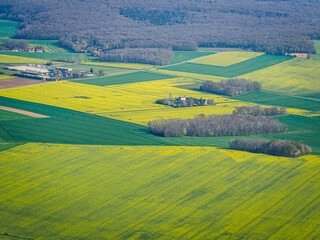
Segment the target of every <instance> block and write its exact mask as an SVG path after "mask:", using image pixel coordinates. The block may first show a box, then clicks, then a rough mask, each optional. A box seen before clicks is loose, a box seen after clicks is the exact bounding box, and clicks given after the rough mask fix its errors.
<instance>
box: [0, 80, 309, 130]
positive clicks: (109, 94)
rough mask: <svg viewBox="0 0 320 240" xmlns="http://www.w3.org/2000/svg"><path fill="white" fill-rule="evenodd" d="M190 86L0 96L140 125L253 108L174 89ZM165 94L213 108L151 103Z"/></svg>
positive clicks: (63, 87)
mask: <svg viewBox="0 0 320 240" xmlns="http://www.w3.org/2000/svg"><path fill="white" fill-rule="evenodd" d="M191 83H194V81H193V80H191V79H185V78H177V79H168V80H158V81H150V82H138V83H131V84H120V85H112V86H107V87H99V86H94V85H87V84H81V83H74V82H66V81H64V82H54V83H47V84H41V85H33V86H27V87H23V88H15V89H5V90H1V91H0V96H4V97H9V98H16V99H20V100H24V101H31V102H37V103H42V104H48V105H53V106H57V107H63V108H69V109H73V110H77V111H81V112H86V113H91V114H96V115H100V116H104V117H110V118H114V119H118V120H123V121H128V122H133V123H138V124H143V125H146V124H147V123H148V122H149V121H151V120H154V119H168V118H193V117H194V116H196V115H199V114H205V115H209V114H231V113H232V111H233V110H234V109H235V108H236V107H238V106H248V105H255V104H251V103H247V102H241V101H238V100H232V99H228V98H225V97H222V96H220V95H214V94H209V93H204V92H198V91H192V90H187V89H181V88H178V87H175V86H176V85H184V84H191ZM169 94H171V95H172V97H179V96H187V97H195V98H201V97H202V98H204V99H211V98H214V100H215V102H216V105H215V106H202V107H192V108H172V107H170V106H165V105H161V104H156V103H155V102H156V100H158V99H163V98H165V97H168V96H169ZM289 113H293V114H298V115H307V114H310V112H308V111H304V110H299V109H289Z"/></svg>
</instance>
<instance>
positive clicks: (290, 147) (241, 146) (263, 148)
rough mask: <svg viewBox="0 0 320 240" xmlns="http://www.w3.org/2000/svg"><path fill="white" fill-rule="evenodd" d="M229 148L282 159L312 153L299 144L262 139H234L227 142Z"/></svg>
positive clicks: (305, 146)
mask: <svg viewBox="0 0 320 240" xmlns="http://www.w3.org/2000/svg"><path fill="white" fill-rule="evenodd" d="M229 147H230V148H231V149H234V150H242V151H248V152H253V153H264V154H269V155H275V156H284V157H300V156H302V155H306V154H309V153H311V152H312V149H311V147H309V146H308V145H304V144H302V143H299V142H294V141H288V140H263V139H244V138H241V139H234V140H231V141H230V142H229Z"/></svg>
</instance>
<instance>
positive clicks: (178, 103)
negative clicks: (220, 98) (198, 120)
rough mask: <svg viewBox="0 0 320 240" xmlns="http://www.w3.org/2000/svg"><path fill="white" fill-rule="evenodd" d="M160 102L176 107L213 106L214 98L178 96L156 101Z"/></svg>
mask: <svg viewBox="0 0 320 240" xmlns="http://www.w3.org/2000/svg"><path fill="white" fill-rule="evenodd" d="M156 103H158V104H163V105H168V106H172V107H175V108H180V107H198V106H208V105H209V106H213V105H215V104H214V99H208V100H207V99H203V98H202V97H201V98H200V99H197V98H192V97H178V98H174V99H172V98H171V97H170V98H164V99H159V100H157V101H156Z"/></svg>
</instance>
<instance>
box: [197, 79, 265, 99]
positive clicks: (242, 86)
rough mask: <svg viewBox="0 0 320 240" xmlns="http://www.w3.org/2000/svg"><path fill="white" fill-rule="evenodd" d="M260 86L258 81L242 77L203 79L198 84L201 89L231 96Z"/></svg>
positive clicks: (258, 89) (258, 88)
mask: <svg viewBox="0 0 320 240" xmlns="http://www.w3.org/2000/svg"><path fill="white" fill-rule="evenodd" d="M261 88H262V85H261V84H260V83H259V82H257V81H252V80H248V79H242V78H232V79H228V80H226V81H224V80H222V81H220V82H212V81H205V82H204V83H203V84H202V85H201V86H200V90H201V91H205V92H211V93H216V94H222V95H228V96H231V97H233V96H237V95H240V94H243V93H247V92H252V91H260V90H261Z"/></svg>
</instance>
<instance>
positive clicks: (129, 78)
mask: <svg viewBox="0 0 320 240" xmlns="http://www.w3.org/2000/svg"><path fill="white" fill-rule="evenodd" d="M169 78H175V77H172V76H168V75H162V74H157V73H151V72H140V71H139V72H134V73H128V74H123V75H117V76H111V77H101V78H93V79H85V80H75V81H73V82H78V83H85V84H90V85H96V86H108V85H117V84H126V83H136V82H147V81H154V80H162V79H169Z"/></svg>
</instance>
